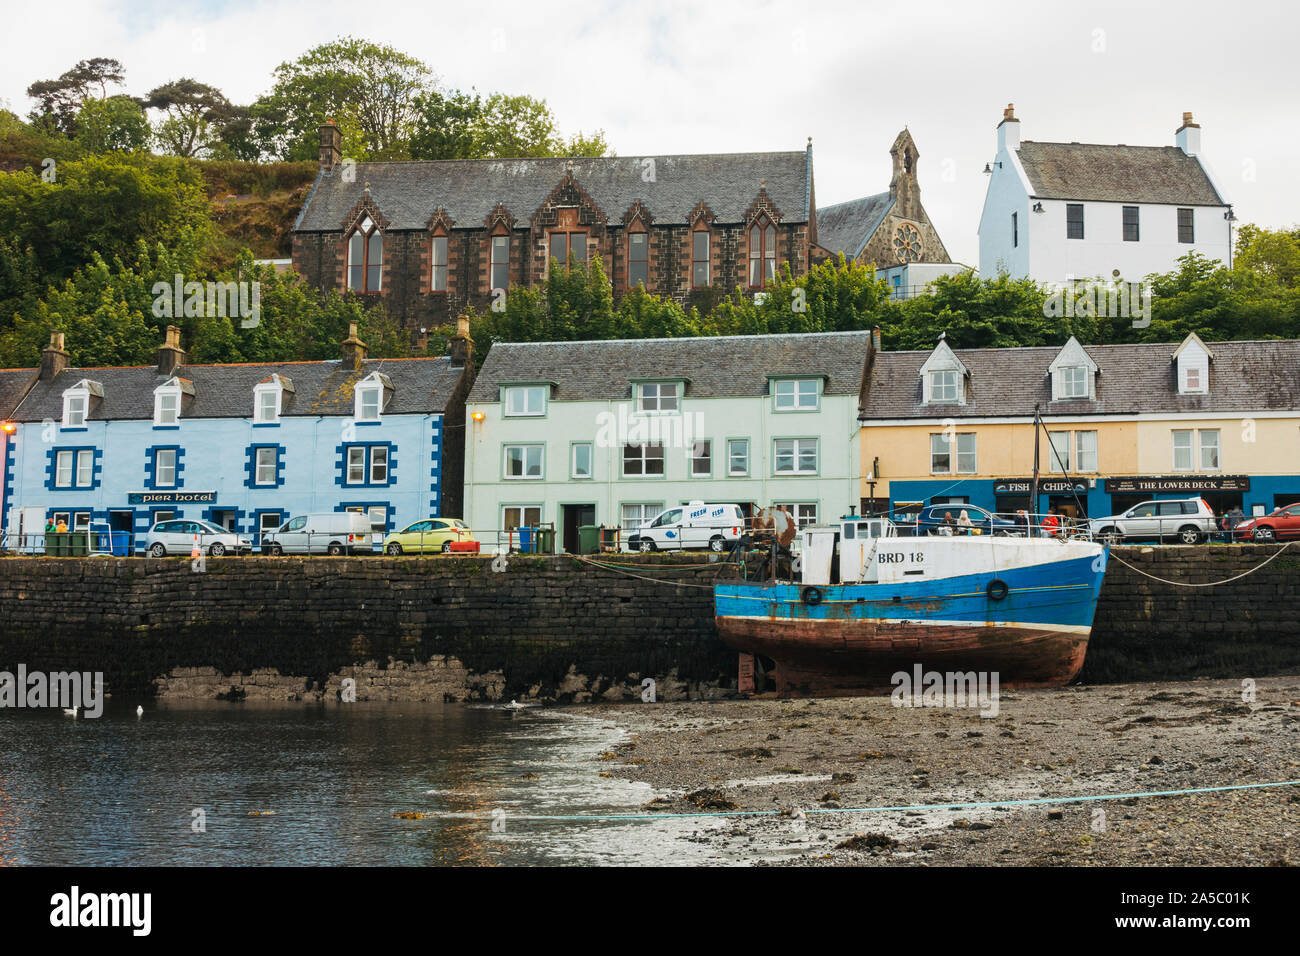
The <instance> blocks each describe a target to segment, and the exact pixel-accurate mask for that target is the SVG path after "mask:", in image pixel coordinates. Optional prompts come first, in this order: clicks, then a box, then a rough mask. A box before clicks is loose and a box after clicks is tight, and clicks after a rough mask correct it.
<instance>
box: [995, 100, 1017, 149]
mask: <svg viewBox="0 0 1300 956" xmlns="http://www.w3.org/2000/svg"><path fill="white" fill-rule="evenodd" d="M1019 148H1020V120H1018V119H1016V104H1015V103H1008V104H1007V108H1006V109H1004V110H1003V111H1002V122H1001V123H999V124H998V152H999V153H1000V152H1002V151H1003V150H1004V149H1019Z"/></svg>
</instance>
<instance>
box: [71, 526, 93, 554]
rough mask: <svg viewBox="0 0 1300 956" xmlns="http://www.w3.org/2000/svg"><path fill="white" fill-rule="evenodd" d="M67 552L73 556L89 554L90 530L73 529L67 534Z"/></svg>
mask: <svg viewBox="0 0 1300 956" xmlns="http://www.w3.org/2000/svg"><path fill="white" fill-rule="evenodd" d="M67 553H68V554H69V555H71V556H72V557H74V558H84V557H85V556H86V555H88V554H90V532H89V531H74V532H72V533H71V534H70V535H68V550H67Z"/></svg>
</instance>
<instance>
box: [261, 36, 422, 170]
mask: <svg viewBox="0 0 1300 956" xmlns="http://www.w3.org/2000/svg"><path fill="white" fill-rule="evenodd" d="M273 81H274V82H273V86H272V88H271V91H270V93H268V94H266V95H265V96H263V97H261V98H260V99H259V100H258V101H257V102H256V103H254V105H253V107H252V115H253V123H254V127H255V128H256V129H257V131H258V134H259V136H260V139H261V141H262V150H263V152H265V153H267V154H268V155H272V156H276V157H278V158H282V159H312V158H314V157H315V156H316V153H317V144H318V134H317V128H318V127H319V126H320V125H321V124H322V123H323V122H324V121H325V120H326V119H331V118H332V119H335V120H336V121H338V123H339V125H340V126H344V125H347V124H353V125H355V127H356V128H357V129H359V130H360V131H361V134H362V137H363V144H362V145H363V146H364V148H365V151H366V156H365V157H362V156H356V157H355V158H358V159H360V158H373V159H402V158H405V157H406V155H407V142H408V140H409V138H410V135H411V131H412V128H413V126H414V123H415V117H416V107H415V101H416V99H417V98H418V97H419V96H421V95H422V94H427V93H429V92H431V91H432V90H433V89H434V83H435V76H434V73H433V71H432V70H431V69H430V68H429V67H428V66H427V65H426V64H424V63H423V62H421V61H420V60H418V59H416V58H415V57H412V56H408V55H407V54H405V53H402V52H400V51H398V50H396V49H394V48H393V47H390V46H387V45H385V44H379V43H372V42H370V41H368V40H362V39H358V38H356V37H350V36H345V37H340V38H339V39H337V40H334V41H332V42H330V43H324V44H321V45H320V46H316V47H313V48H312V49H310V50H308V51H307V52H306V53H304V54H303V55H302V56H300V57H299V58H298V59H296V60H294V61H293V62H287V63H281V64H280V65H279V66H278V67H277V68H276V70H275V72H274V74H273ZM348 155H352V156H355V154H354V153H349V154H348Z"/></svg>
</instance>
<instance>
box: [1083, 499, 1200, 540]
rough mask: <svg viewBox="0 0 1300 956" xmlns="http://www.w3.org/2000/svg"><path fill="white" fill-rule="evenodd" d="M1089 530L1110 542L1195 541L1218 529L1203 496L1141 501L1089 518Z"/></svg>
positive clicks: (1098, 538)
mask: <svg viewBox="0 0 1300 956" xmlns="http://www.w3.org/2000/svg"><path fill="white" fill-rule="evenodd" d="M1088 530H1089V531H1090V532H1091V533H1092V537H1093V539H1094V540H1099V541H1105V542H1107V543H1109V544H1119V543H1120V542H1121V541H1161V540H1164V539H1166V538H1175V539H1177V540H1178V541H1179V542H1180V543H1182V544H1197V543H1199V542H1201V541H1204V540H1206V539H1207V538H1209V537H1210V536H1211V535H1213V534H1214V533H1215V532H1216V531H1217V530H1218V521H1217V519H1216V518H1215V517H1214V509H1213V508H1211V507H1210V506H1209V505H1208V504H1207V503H1206V501H1205V499H1204V498H1176V499H1173V500H1169V499H1162V500H1159V501H1144V502H1142V503H1141V504H1137V505H1134V506H1133V507H1132V508H1130V509H1129V510H1128V511H1126V512H1124V513H1123V514H1122V515H1110V516H1109V517H1106V518H1092V519H1090V520H1089V521H1088Z"/></svg>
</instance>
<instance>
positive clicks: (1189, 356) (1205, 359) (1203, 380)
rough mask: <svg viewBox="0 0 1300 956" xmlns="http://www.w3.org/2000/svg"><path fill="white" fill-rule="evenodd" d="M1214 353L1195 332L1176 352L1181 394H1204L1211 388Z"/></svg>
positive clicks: (1175, 360) (1179, 391) (1175, 359)
mask: <svg viewBox="0 0 1300 956" xmlns="http://www.w3.org/2000/svg"><path fill="white" fill-rule="evenodd" d="M1213 359H1214V353H1213V352H1211V351H1210V350H1209V348H1208V347H1207V346H1206V345H1205V343H1204V342H1202V341H1201V339H1200V336H1198V335H1197V334H1196V333H1195V332H1193V333H1191V334H1190V335H1188V336H1187V338H1185V339H1184V340H1183V344H1182V345H1180V346H1178V349H1177V351H1175V352H1174V362H1175V363H1176V369H1177V375H1178V393H1179V394H1180V395H1204V394H1206V393H1208V392H1209V390H1210V362H1211V361H1213Z"/></svg>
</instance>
